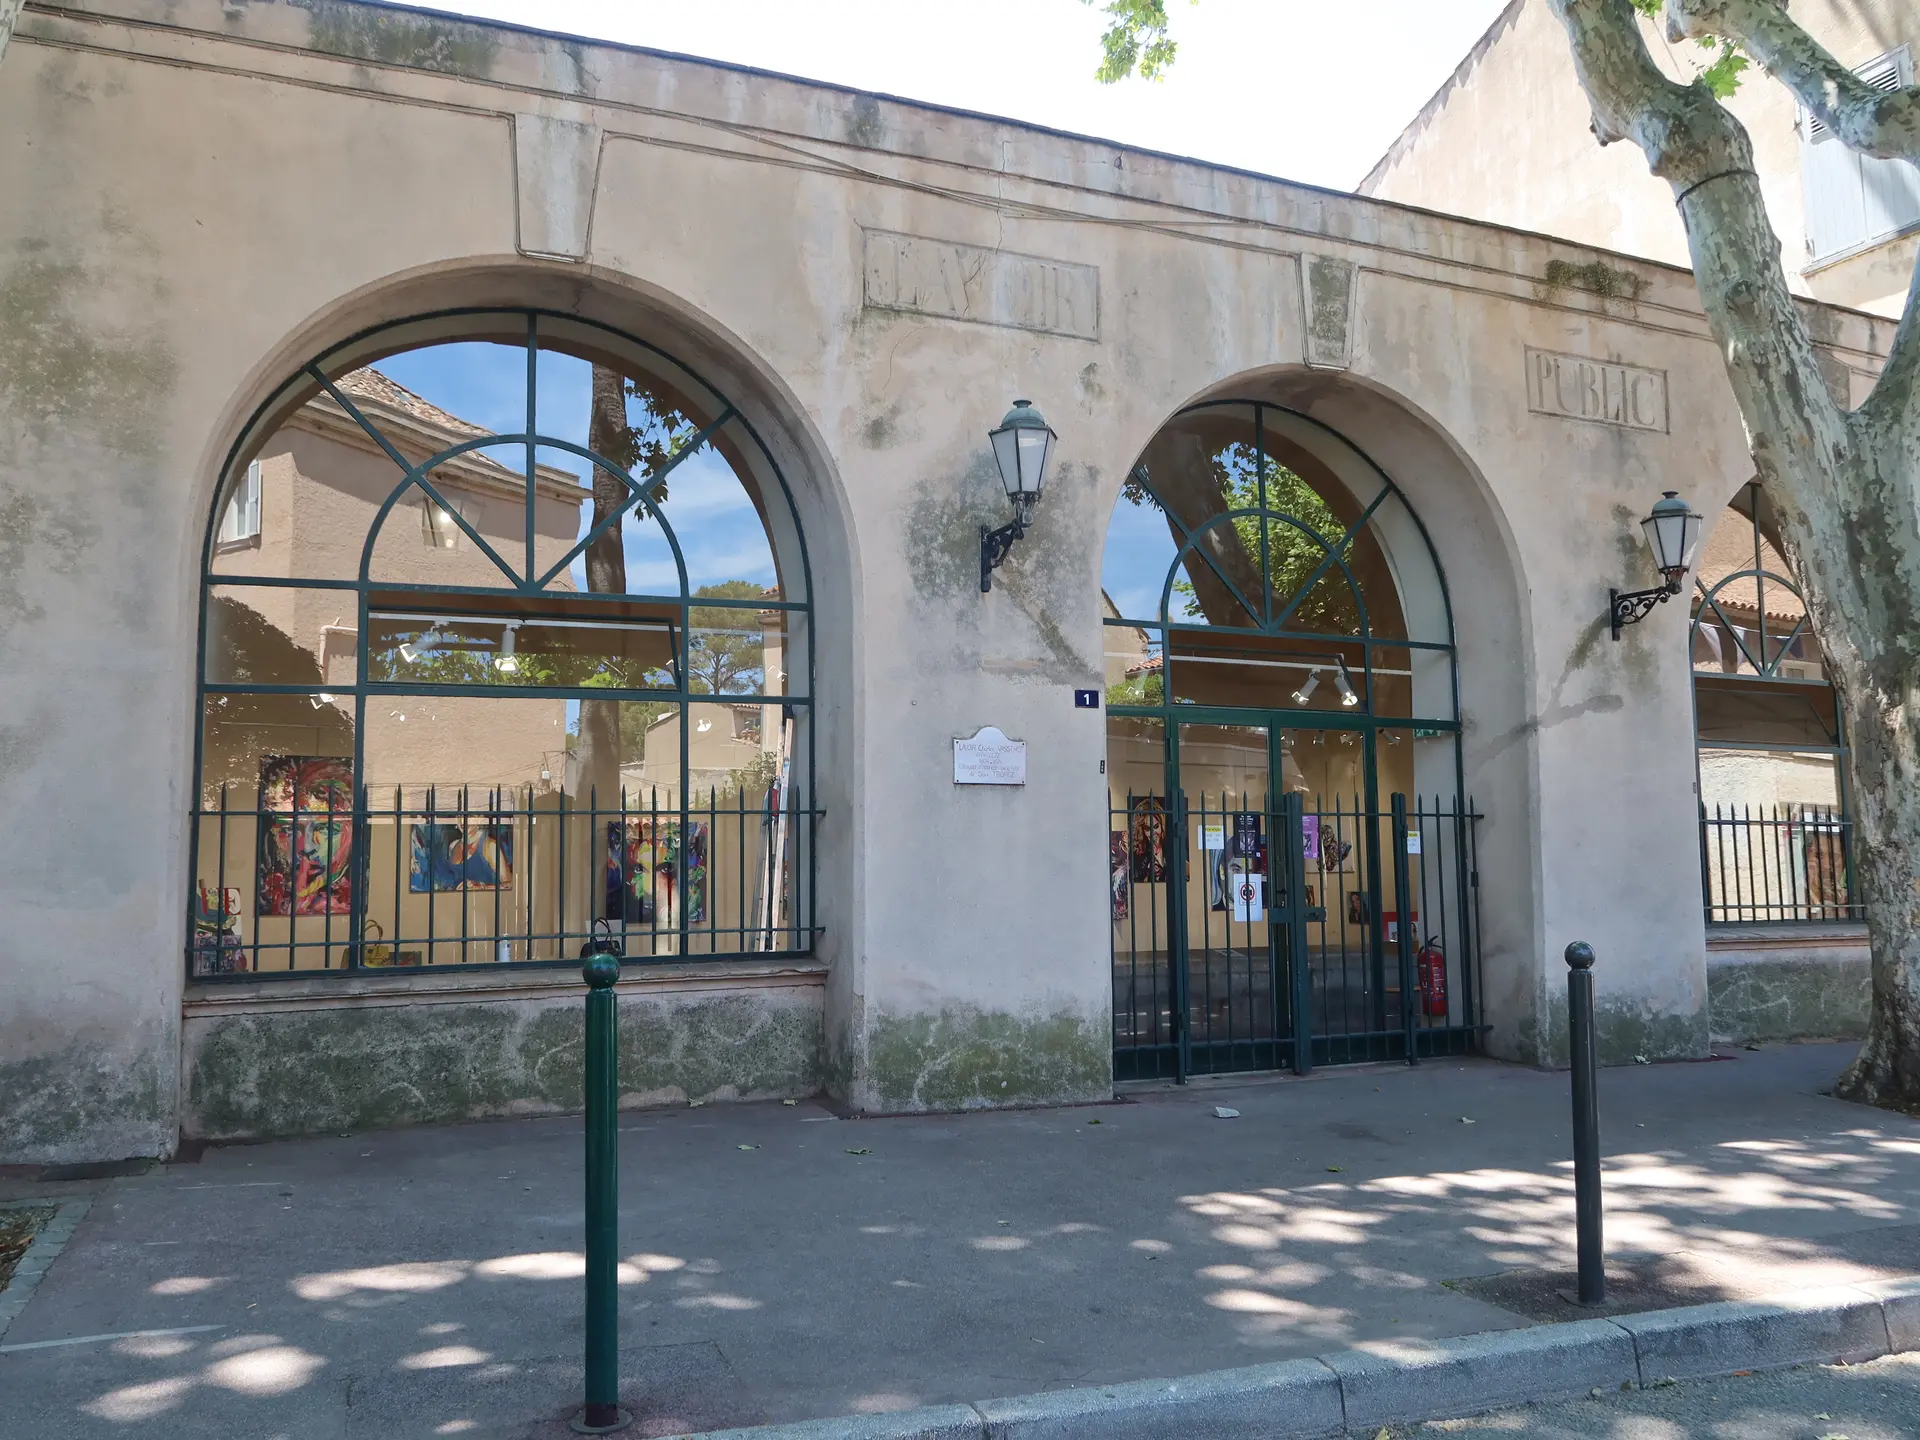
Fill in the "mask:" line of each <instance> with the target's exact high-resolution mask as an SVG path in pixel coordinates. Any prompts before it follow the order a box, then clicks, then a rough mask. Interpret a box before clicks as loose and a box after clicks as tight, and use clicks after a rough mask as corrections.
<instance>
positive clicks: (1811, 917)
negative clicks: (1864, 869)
mask: <svg viewBox="0 0 1920 1440" xmlns="http://www.w3.org/2000/svg"><path fill="white" fill-rule="evenodd" d="M1700 869H1701V879H1702V884H1703V887H1704V890H1705V895H1706V909H1707V923H1709V924H1713V925H1739V924H1747V925H1755V924H1788V925H1792V924H1817V923H1820V922H1823V921H1837V920H1859V919H1862V918H1863V912H1862V910H1861V906H1860V904H1859V902H1858V900H1856V899H1855V894H1856V891H1855V888H1854V884H1853V825H1852V822H1851V821H1849V820H1848V819H1847V818H1846V815H1845V813H1844V812H1842V811H1841V810H1840V809H1838V808H1837V807H1833V806H1820V805H1801V806H1782V805H1772V806H1767V805H1715V806H1713V807H1712V808H1711V809H1709V808H1707V807H1705V806H1702V807H1701V811H1700Z"/></svg>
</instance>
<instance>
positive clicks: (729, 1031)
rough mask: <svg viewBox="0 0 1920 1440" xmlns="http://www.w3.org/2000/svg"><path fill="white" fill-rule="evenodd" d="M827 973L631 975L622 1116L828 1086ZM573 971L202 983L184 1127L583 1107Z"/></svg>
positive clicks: (345, 1123) (275, 1132)
mask: <svg viewBox="0 0 1920 1440" xmlns="http://www.w3.org/2000/svg"><path fill="white" fill-rule="evenodd" d="M824 980H825V971H824V969H823V968H822V967H816V966H790V965H778V966H776V965H765V966H749V967H740V966H727V965H704V966H703V965H671V966H648V967H646V968H645V969H644V970H643V969H641V968H640V967H638V966H630V967H629V968H628V970H627V973H626V975H625V976H623V978H622V980H621V984H620V1092H621V1096H620V1100H621V1104H622V1105H623V1106H642V1105H654V1104H669V1103H676V1102H678V1103H684V1102H686V1101H688V1100H706V1099H728V1100H735V1099H737V1100H757V1099H774V1098H779V1099H789V1098H797V1097H800V1096H805V1095H811V1094H814V1093H816V1092H818V1091H819V1090H820V1089H821V1088H822V1079H823V1050H824V1044H823V1035H824V1031H823V1023H822V1004H821V1002H822V996H823V994H824ZM584 993H585V991H584V989H583V987H582V985H581V983H580V977H579V975H578V973H577V972H575V971H573V970H572V969H571V968H569V969H557V970H550V971H508V972H489V973H486V974H480V975H476V974H472V973H448V974H431V973H422V974H416V975H403V976H391V977H389V976H380V977H366V978H363V979H357V980H347V981H342V980H340V979H337V978H334V979H328V980H324V981H306V980H286V981H280V982H273V981H252V982H248V983H246V984H239V985H203V986H197V987H194V988H193V989H191V990H190V991H189V993H188V995H187V1000H186V1006H185V1015H184V1023H183V1026H182V1030H183V1034H182V1054H181V1131H182V1133H183V1134H184V1135H185V1136H187V1137H188V1138H190V1139H200V1140H251V1139H264V1138H268V1137H275V1136H289V1135H312V1134H323V1133H328V1132H338V1131H349V1130H364V1129H372V1128H377V1127H385V1126H394V1125H437V1124H446V1123H449V1122H452V1121H457V1120H475V1119H480V1118H482V1117H487V1116H500V1115H524V1114H541V1113H548V1112H553V1113H559V1112H565V1111H569V1110H578V1109H579V1108H580V1105H581V1086H582V1074H581V1067H582V1032H583V1015H584V1009H583V1003H582V997H583V995H584Z"/></svg>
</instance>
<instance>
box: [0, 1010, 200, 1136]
mask: <svg viewBox="0 0 1920 1440" xmlns="http://www.w3.org/2000/svg"><path fill="white" fill-rule="evenodd" d="M13 1033H14V1034H15V1035H16V1036H17V1033H18V1032H17V1030H16V1031H15V1032H13ZM9 1048H10V1049H11V1048H12V1047H11V1046H9ZM15 1053H17V1051H16V1052H15ZM171 1058H172V1049H171V1047H170V1046H160V1045H153V1046H149V1047H147V1048H145V1049H142V1050H140V1051H138V1052H136V1053H135V1054H134V1055H133V1056H132V1057H131V1058H129V1057H128V1056H126V1055H124V1054H115V1053H113V1052H112V1051H111V1050H109V1049H108V1048H106V1047H103V1046H101V1045H99V1044H89V1043H87V1042H86V1041H84V1040H82V1041H76V1042H74V1043H71V1044H68V1045H65V1046H62V1047H61V1048H60V1049H57V1050H50V1051H47V1052H44V1053H42V1054H39V1055H34V1056H32V1057H30V1058H28V1059H25V1060H12V1059H8V1060H0V1155H5V1156H6V1157H7V1158H8V1159H10V1160H16V1161H22V1162H33V1161H61V1160H74V1159H112V1160H120V1159H125V1158H127V1157H129V1156H135V1155H159V1154H161V1153H163V1152H164V1151H166V1150H168V1149H170V1148H171V1147H170V1146H169V1145H168V1144H167V1140H168V1139H169V1130H170V1127H171V1123H172V1114H173V1103H172V1102H173V1089H174V1084H175V1081H174V1076H173V1069H172V1065H171V1064H170V1063H168V1062H170V1061H171Z"/></svg>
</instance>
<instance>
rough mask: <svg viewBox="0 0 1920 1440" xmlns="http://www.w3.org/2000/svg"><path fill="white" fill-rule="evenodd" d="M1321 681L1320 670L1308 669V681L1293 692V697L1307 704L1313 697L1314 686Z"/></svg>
mask: <svg viewBox="0 0 1920 1440" xmlns="http://www.w3.org/2000/svg"><path fill="white" fill-rule="evenodd" d="M1319 683H1320V672H1319V671H1318V670H1309V671H1307V680H1306V683H1305V684H1304V685H1302V686H1301V687H1300V688H1299V689H1298V690H1296V691H1294V692H1293V698H1294V700H1295V702H1296V703H1298V704H1301V705H1304V704H1306V703H1307V701H1309V700H1311V699H1312V698H1313V690H1314V687H1315V686H1316V685H1318V684H1319Z"/></svg>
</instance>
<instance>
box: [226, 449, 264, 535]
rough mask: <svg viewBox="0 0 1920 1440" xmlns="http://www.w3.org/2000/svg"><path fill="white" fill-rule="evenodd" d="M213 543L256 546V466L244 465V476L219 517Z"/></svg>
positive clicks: (257, 479)
mask: <svg viewBox="0 0 1920 1440" xmlns="http://www.w3.org/2000/svg"><path fill="white" fill-rule="evenodd" d="M215 539H216V543H218V544H219V545H222V546H227V545H257V544H259V543H260V462H259V461H258V460H250V461H248V462H247V473H246V475H245V476H244V477H242V479H241V481H240V483H239V484H238V485H236V486H235V487H234V490H233V494H232V496H231V497H229V499H228V500H227V508H226V509H225V510H223V511H222V512H221V513H220V531H219V534H218V535H217V536H216V537H215Z"/></svg>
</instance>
